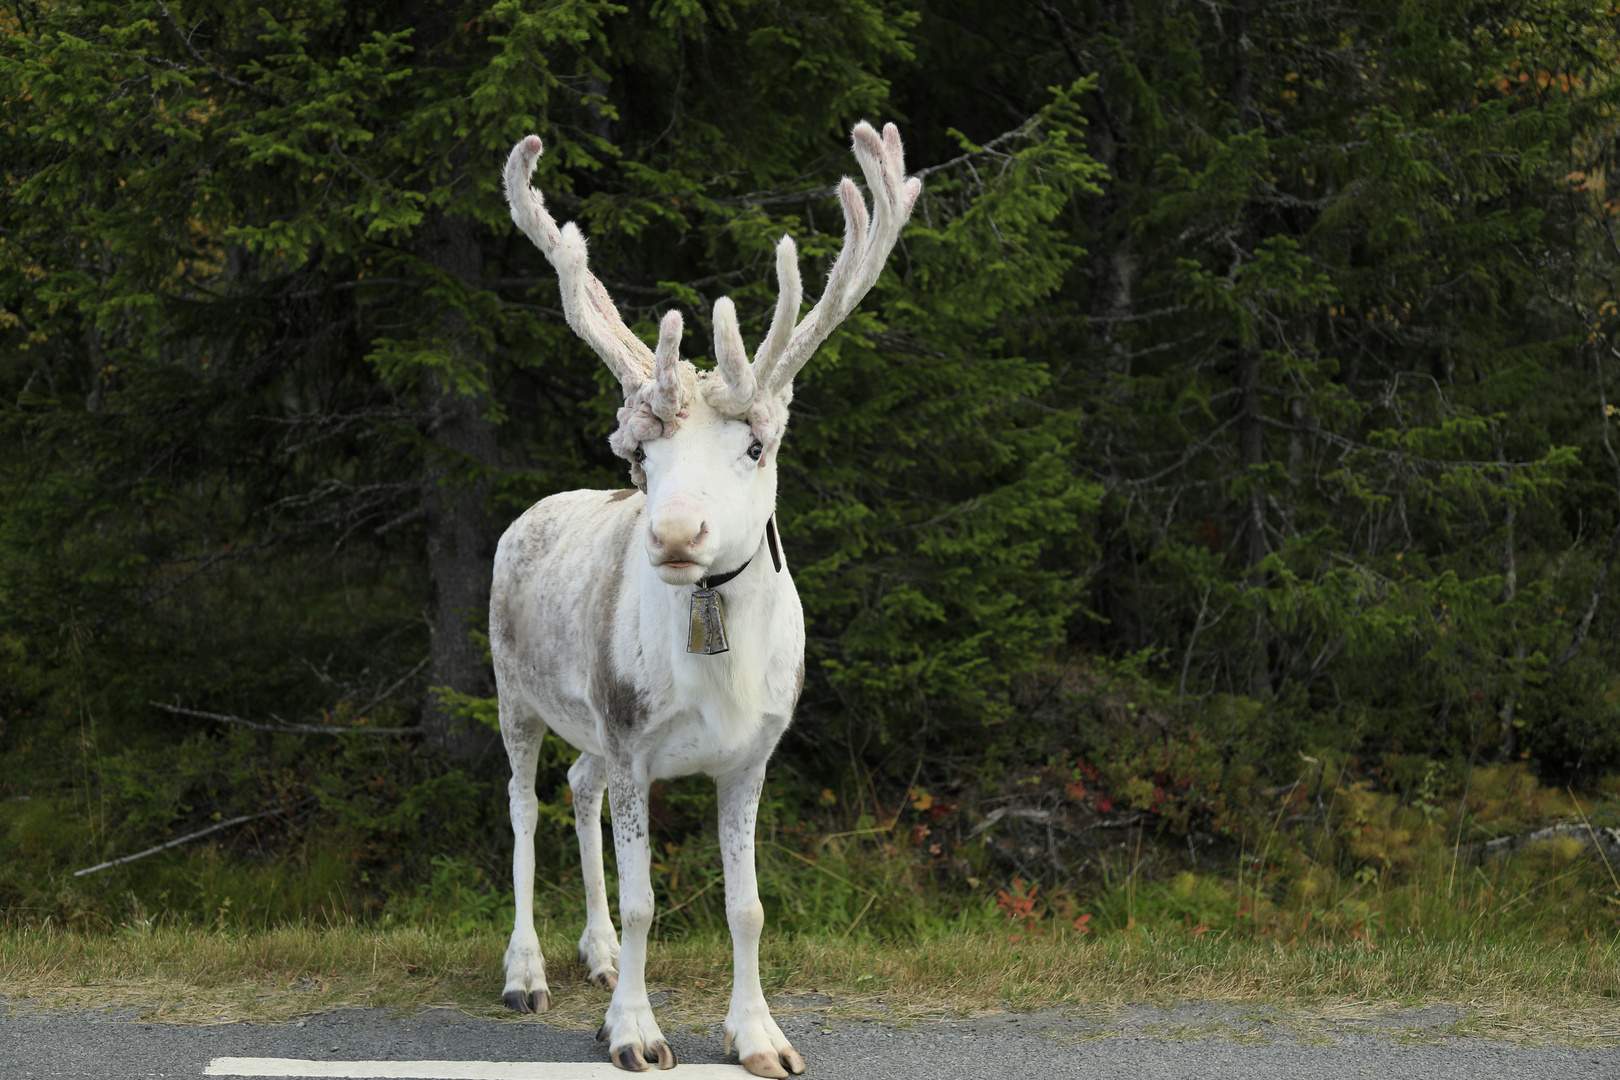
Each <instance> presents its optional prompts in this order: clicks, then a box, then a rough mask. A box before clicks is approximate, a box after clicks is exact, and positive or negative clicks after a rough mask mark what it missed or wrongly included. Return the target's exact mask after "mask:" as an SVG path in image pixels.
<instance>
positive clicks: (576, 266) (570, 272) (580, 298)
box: [505, 135, 679, 396]
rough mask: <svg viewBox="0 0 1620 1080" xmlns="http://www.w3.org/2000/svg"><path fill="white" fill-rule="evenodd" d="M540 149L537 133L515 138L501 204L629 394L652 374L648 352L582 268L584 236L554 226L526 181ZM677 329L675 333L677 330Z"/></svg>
mask: <svg viewBox="0 0 1620 1080" xmlns="http://www.w3.org/2000/svg"><path fill="white" fill-rule="evenodd" d="M543 149H544V147H543V146H542V144H541V142H540V136H538V135H530V136H528V137H527V138H524V139H521V140H519V141H518V144H517V145H516V146H514V147H512V153H511V154H510V155H509V156H508V157H507V159H506V174H505V181H506V202H507V205H508V206H510V207H511V209H512V221H513V222H514V223H515V224H516V225H517V227H518V228H520V229H522V230H523V232H524V233H525V234H526V235H527V236H528V237H529V239H530V240H532V241H534V246H535V247H537V248H539V249H540V252H541V254H543V255H544V256H545V257H546V260H547V261H548V262H550V263H551V265H552V266H553V267H555V268H556V270H557V280H558V284H559V285H560V287H561V292H562V304H563V314H564V315H565V316H567V318H568V325H569V326H570V327H571V328H573V331H574V333H576V334H578V335H579V336H580V337H581V338H583V339H584V340H585V342H586V344H588V345H590V347H591V348H592V349H594V350H595V351H596V355H598V356H600V357H601V358H602V362H603V363H605V364H606V365H607V366H608V370H609V371H611V372H613V375H614V377H615V378H617V379H618V380H619V385H620V386H622V387H623V388H624V392H625V395H626V396H629V395H630V394H632V393H634V392H635V391H636V390H638V389H640V387H641V386H642V384H644V383H645V382H646V381H647V380H648V379H650V378H652V377H653V372H654V362H653V353H652V351H651V350H650V349H648V348H647V346H646V345H644V344H643V343H642V341H641V339H640V338H638V337H636V335H635V334H633V333H631V332H630V328H629V327H628V326H626V325H625V324H624V319H623V318H622V317H621V316H620V315H619V310H618V308H616V307H614V306H613V299H612V297H610V296H608V293H607V289H606V288H604V287H603V286H602V283H601V282H600V281H598V280H597V278H596V275H594V274H592V273H591V272H590V270H588V269H587V268H586V262H587V260H586V254H585V237H584V236H583V235H582V234H581V233H580V231H579V227H578V226H577V225H575V224H574V223H573V222H572V221H570V222H569V223H568V224H567V225H564V226H563V227H562V228H561V229H558V228H557V223H556V221H554V220H553V219H552V217H551V214H550V213H549V212H548V211H547V210H546V203H545V199H544V198H542V197H541V195H540V193H539V192H538V191H536V190H535V189H534V187H533V186H531V185H530V183H529V177H530V176H531V175H532V174H533V173H534V166H535V162H537V161H539V160H540V154H541V152H542V151H543ZM676 333H677V337H678V335H679V328H677V330H676Z"/></svg>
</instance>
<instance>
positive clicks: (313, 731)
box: [147, 701, 423, 737]
mask: <svg viewBox="0 0 1620 1080" xmlns="http://www.w3.org/2000/svg"><path fill="white" fill-rule="evenodd" d="M147 704H148V705H150V706H152V708H154V709H162V710H163V711H164V712H171V713H176V714H178V715H180V716H195V717H198V718H199V719H202V720H218V721H219V722H220V723H222V724H237V725H239V726H241V727H245V728H251V729H253V730H254V731H271V732H275V733H277V734H281V735H391V736H400V737H408V736H412V735H421V734H423V731H422V729H421V728H419V727H357V726H355V725H353V724H289V723H287V722H286V721H279V722H277V723H274V724H261V723H259V721H257V720H246V719H243V718H242V717H240V716H232V715H231V714H229V713H216V712H204V711H203V710H202V709H185V708H181V707H180V706H179V705H165V704H164V703H163V702H161V701H148V702H147Z"/></svg>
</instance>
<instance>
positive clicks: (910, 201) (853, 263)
mask: <svg viewBox="0 0 1620 1080" xmlns="http://www.w3.org/2000/svg"><path fill="white" fill-rule="evenodd" d="M852 142H853V144H854V150H855V159H856V160H857V161H859V162H860V165H861V172H862V173H864V174H865V176H866V182H867V185H868V186H869V187H870V188H871V189H872V206H873V213H872V216H871V218H870V219H869V218H868V216H867V211H866V203H865V201H864V200H863V199H862V198H861V193H860V189H859V188H857V187H856V186H855V183H854V181H852V180H850V179H849V178H848V177H845V178H844V180H843V181H842V182H841V183H840V184H839V185H838V199H839V202H841V203H842V204H843V207H844V249H843V250H842V251H840V252H839V253H838V258H837V260H836V261H835V262H834V263H833V268H832V271H831V272H830V273H829V274H828V275H827V288H826V291H824V292H823V293H822V294H821V299H820V300H819V301H817V303H816V306H815V307H814V308H812V309H811V311H810V314H808V315H806V316H805V317H804V319H803V321H802V322H800V323H799V325H798V326H797V327H796V328H795V329H794V331H793V333H792V335H791V336H790V337H789V339H788V341H787V342H786V344H785V345H784V346H783V347H782V348H781V351H780V352H779V353H776V354H774V355H772V356H771V360H772V363H771V366H770V368H769V369H768V372H767V373H765V374H764V375H763V376H762V377H761V378H760V382H761V385H762V386H763V388H764V389H765V390H767V391H768V392H771V393H778V392H780V391H782V390H783V389H785V388H786V387H787V385H788V384H789V383H790V382H792V381H793V377H794V376H795V375H797V374H798V373H799V370H800V369H801V368H803V367H804V365H805V363H806V362H807V361H808V360H809V359H810V356H811V355H812V354H813V353H814V352H815V350H816V347H817V346H818V345H820V344H821V343H822V342H823V341H825V340H826V339H827V336H828V335H829V334H831V333H832V332H833V329H834V328H835V327H837V325H838V324H839V323H841V322H843V321H844V319H846V318H847V317H848V316H849V313H850V312H851V311H853V310H854V309H855V305H856V304H858V303H860V302H861V298H862V297H863V296H865V295H866V294H867V292H868V291H870V290H871V288H872V286H873V285H874V284H876V282H877V279H878V276H879V275H880V274H882V273H883V264H884V263H885V262H886V261H887V260H888V258H889V252H891V251H892V250H894V245H895V243H896V242H898V241H899V239H900V230H901V229H902V228H903V227H904V226H905V223H906V220H907V219H908V218H909V217H910V216H911V208H912V206H913V205H915V203H916V201H917V195H918V193H919V192H921V191H922V181H921V180H918V179H916V178H912V179H909V180H908V179H906V176H905V150H904V147H903V146H902V145H901V142H900V132H899V130H898V129H897V128H895V126H894V125H893V124H889V125H887V126H886V127H885V128H884V130H883V135H882V136H879V135H878V133H877V132H876V131H875V130H873V128H872V126H871V125H870V124H868V123H866V121H864V120H863V121H861V122H860V123H859V124H856V125H855V130H854V132H853V133H852ZM868 225H870V229H869V228H868ZM777 250H778V275H779V276H780V273H781V270H780V258H781V248H780V247H778V249H777ZM794 276H795V277H797V273H796V272H795V275H794ZM778 314H779V315H780V307H779V308H778ZM775 339H776V324H775V323H774V322H773V323H772V326H771V334H770V337H769V338H768V339H767V340H768V342H774V341H775ZM761 351H762V353H763V352H764V350H763V349H762V350H761Z"/></svg>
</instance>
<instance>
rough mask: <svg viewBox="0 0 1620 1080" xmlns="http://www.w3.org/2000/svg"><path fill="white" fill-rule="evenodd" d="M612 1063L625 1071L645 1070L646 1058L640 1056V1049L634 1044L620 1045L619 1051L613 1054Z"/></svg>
mask: <svg viewBox="0 0 1620 1080" xmlns="http://www.w3.org/2000/svg"><path fill="white" fill-rule="evenodd" d="M613 1064H615V1065H617V1066H618V1067H619V1068H621V1069H624V1070H625V1071H626V1072H646V1071H647V1059H646V1058H644V1057H642V1056H641V1051H640V1050H638V1049H636V1048H635V1047H634V1046H621V1047H619V1052H618V1053H616V1054H614V1055H613Z"/></svg>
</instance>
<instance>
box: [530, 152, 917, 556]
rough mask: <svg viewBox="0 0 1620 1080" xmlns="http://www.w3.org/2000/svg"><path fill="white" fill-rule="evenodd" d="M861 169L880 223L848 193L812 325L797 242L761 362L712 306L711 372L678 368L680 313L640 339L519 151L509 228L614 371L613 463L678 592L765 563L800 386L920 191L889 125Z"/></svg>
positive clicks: (787, 243) (733, 316) (843, 190)
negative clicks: (779, 463)
mask: <svg viewBox="0 0 1620 1080" xmlns="http://www.w3.org/2000/svg"><path fill="white" fill-rule="evenodd" d="M854 145H855V158H856V160H857V161H859V162H860V165H861V171H862V172H863V173H864V174H865V176H866V182H867V185H868V187H870V188H871V191H872V202H873V213H872V214H870V215H868V213H867V209H866V203H865V202H864V201H863V200H862V198H861V193H860V189H859V188H857V187H856V186H855V183H854V181H852V180H850V179H849V178H848V177H845V178H844V179H843V180H842V181H841V182H840V183H839V185H838V198H839V201H840V202H841V203H842V204H843V208H844V247H843V250H842V251H841V252H840V253H839V255H838V258H837V260H836V261H835V262H834V263H833V267H832V271H831V272H830V273H829V274H828V276H827V288H826V290H825V291H824V292H823V293H822V294H821V299H820V301H818V302H817V303H816V306H815V307H814V308H812V309H811V310H810V313H809V314H808V315H806V316H805V317H804V318H803V319H802V320H801V319H799V317H798V316H799V304H800V300H801V299H802V295H803V290H802V288H801V286H800V282H799V253H798V248H797V247H796V246H795V245H794V243H793V238H792V237H790V236H784V237H782V239H781V242H780V243H778V244H777V246H776V278H777V286H778V290H779V291H778V297H777V302H776V314H775V316H774V317H773V318H772V320H771V328H770V330H769V331H768V332H767V333H766V335H765V340H764V341H763V342H761V343H760V346H759V349H758V351H757V352H756V353H755V354H754V359H753V361H752V362H750V361H749V359H748V353H747V350H746V349H745V348H744V346H743V340H742V333H741V331H740V330H739V329H738V325H737V311H736V307H735V306H734V305H733V304H732V302H731V298H730V297H723V298H721V299H720V300H719V301H717V302H716V303H715V305H714V351H715V360H716V367H715V369H714V370H713V371H698V370H697V369H696V368H695V367H693V366H692V364H691V363H689V362H687V361H685V360H682V359H681V358H680V342H681V316H680V313H679V312H677V311H671V312H669V313H668V314H667V315H665V316H664V318H663V321H662V323H661V324H660V326H659V328H658V349H657V351H656V352H653V351H651V350H649V349H648V348H647V346H646V345H644V344H642V342H641V340H640V339H639V338H637V337H636V336H635V335H634V334H633V333H631V332H630V328H629V327H628V326H626V325H625V324H624V320H623V319H622V318H621V317H620V316H619V312H618V309H617V308H615V307H614V305H613V301H612V299H611V298H609V296H608V294H607V290H606V289H605V288H603V287H602V283H601V282H600V281H598V280H597V278H596V276H595V275H593V274H592V273H591V272H590V271H589V270H588V269H587V268H586V256H585V237H584V236H583V235H581V233H580V231H579V228H578V227H577V226H576V225H575V224H574V223H573V222H569V223H568V224H567V225H565V226H563V227H562V228H561V229H558V228H557V223H556V222H555V221H554V220H552V217H551V215H550V213H548V212H547V210H546V206H545V202H544V200H543V199H542V198H541V197H540V193H539V192H538V191H535V190H534V188H532V187H531V186H530V185H529V176H530V174H531V173H532V172H533V171H534V165H535V162H536V161H538V160H539V158H540V152H541V143H540V137H539V136H538V135H530V136H529V137H528V138H526V139H523V140H522V141H521V142H519V143H518V144H517V145H516V146H514V147H513V148H512V153H511V156H510V157H508V158H507V161H506V177H505V180H506V200H507V202H508V204H509V205H510V206H511V208H512V220H513V221H514V222H516V223H517V226H518V228H520V229H522V230H523V231H524V232H525V233H526V234H528V237H529V239H531V240H533V241H534V243H535V246H537V247H538V248H539V249H540V250H541V252H542V253H544V254H545V256H546V258H547V260H549V261H550V263H551V265H552V266H553V267H555V268H556V270H557V277H558V281H559V284H560V286H561V291H562V303H563V313H564V314H565V315H566V316H567V317H568V325H569V326H571V327H572V328H573V329H574V332H575V333H576V334H578V335H579V336H580V337H581V338H583V339H584V340H585V341H586V342H587V343H588V344H589V345H590V346H591V348H593V349H594V350H596V353H597V355H599V356H600V357H601V358H602V360H603V362H604V363H606V364H607V366H608V370H609V371H611V372H613V374H614V376H615V377H616V378H617V379H618V380H619V385H620V386H621V387H622V388H623V390H624V407H623V408H622V409H620V410H619V426H618V429H617V430H616V431H614V433H613V437H612V439H611V445H612V447H613V452H614V453H616V454H618V455H619V456H620V457H622V458H625V459H626V460H628V461H629V462H630V476H631V478H632V479H633V480H634V481H635V484H636V486H637V487H638V488H640V489H641V490H642V491H644V492H646V494H647V533H646V536H645V537H644V540H645V543H646V545H647V555H648V558H649V559H650V560H651V562H652V564H653V565H654V566H655V567H657V568H658V572H659V576H660V577H661V578H663V580H664V581H666V582H668V583H669V584H671V585H690V584H693V583H695V582H697V581H699V580H701V579H703V578H705V577H707V576H709V575H710V574H711V573H716V574H718V573H721V572H725V571H728V570H731V569H734V568H736V567H738V566H741V565H743V564H744V563H746V562H747V561H748V559H750V558H752V557H753V555H754V553H755V552H756V551H757V550H759V544H760V540H761V537H762V536H763V532H764V528H765V523H766V522H767V521H768V520H769V518H770V516H771V514H772V512H773V511H774V509H775V506H776V452H777V450H778V448H779V447H780V446H781V443H782V433H783V431H784V430H785V429H786V427H787V417H788V405H789V403H790V402H791V401H792V400H793V377H794V376H795V375H797V374H798V373H799V369H800V368H802V367H804V365H805V362H806V361H808V360H809V359H810V356H811V354H812V353H814V352H815V350H816V347H817V346H819V345H820V344H821V343H822V342H823V341H825V340H826V339H827V335H828V334H830V333H832V331H833V329H834V328H835V327H836V326H837V325H838V324H839V323H841V322H843V321H844V319H845V318H847V317H848V315H849V313H850V312H851V311H852V310H854V308H855V305H856V304H858V303H859V302H860V300H861V297H863V296H865V295H866V293H867V291H868V290H870V289H871V287H872V285H873V284H874V283H875V282H876V281H877V279H878V275H879V274H881V273H882V272H883V264H884V262H885V261H886V260H887V259H888V257H889V252H890V251H892V250H893V248H894V245H895V242H896V241H897V240H898V239H899V237H900V229H901V228H902V227H903V226H904V225H905V223H906V219H907V218H908V217H910V216H911V208H912V205H913V204H914V203H915V202H916V200H917V195H918V193H919V192H920V191H921V190H922V181H920V180H918V179H916V178H911V179H907V178H906V175H905V153H904V150H903V148H902V147H901V145H900V133H899V131H897V130H896V129H895V126H894V125H893V124H889V125H887V126H886V127H885V128H884V129H883V134H882V135H881V136H879V135H878V133H877V132H876V131H875V130H873V129H872V127H871V125H869V124H867V123H866V122H865V121H862V122H861V123H859V124H856V125H855V131H854Z"/></svg>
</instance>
